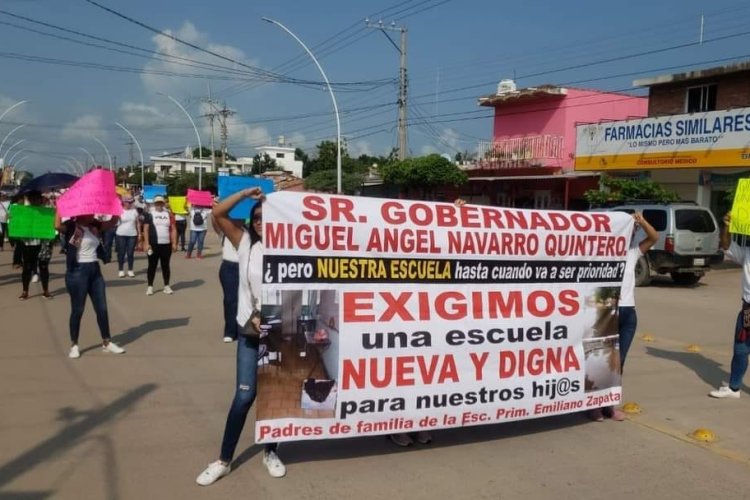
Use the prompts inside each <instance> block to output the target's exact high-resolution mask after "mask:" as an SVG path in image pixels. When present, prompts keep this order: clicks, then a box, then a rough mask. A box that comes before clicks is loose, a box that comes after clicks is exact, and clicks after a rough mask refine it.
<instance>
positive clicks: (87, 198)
mask: <svg viewBox="0 0 750 500" xmlns="http://www.w3.org/2000/svg"><path fill="white" fill-rule="evenodd" d="M57 211H58V213H59V214H60V216H61V217H75V216H77V215H87V214H102V215H120V214H122V204H121V203H120V198H119V197H118V196H117V193H116V192H115V174H114V172H111V171H109V170H103V169H95V170H92V171H91V172H89V173H88V174H86V175H84V176H83V177H81V178H80V179H78V181H77V182H76V183H75V184H73V185H72V186H71V187H70V189H68V190H67V191H66V192H65V193H64V194H63V195H62V196H60V198H59V199H58V200H57Z"/></svg>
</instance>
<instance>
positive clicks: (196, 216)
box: [193, 212, 205, 226]
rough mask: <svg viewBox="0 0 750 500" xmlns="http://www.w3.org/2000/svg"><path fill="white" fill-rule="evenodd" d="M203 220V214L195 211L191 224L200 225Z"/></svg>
mask: <svg viewBox="0 0 750 500" xmlns="http://www.w3.org/2000/svg"><path fill="white" fill-rule="evenodd" d="M204 222H205V221H204V220H203V214H202V213H201V212H195V213H194V214H193V225H194V226H202V225H203V223H204Z"/></svg>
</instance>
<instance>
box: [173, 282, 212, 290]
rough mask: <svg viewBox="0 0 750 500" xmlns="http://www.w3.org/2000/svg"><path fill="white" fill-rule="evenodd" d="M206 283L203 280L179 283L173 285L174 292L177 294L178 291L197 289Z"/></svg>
mask: <svg viewBox="0 0 750 500" xmlns="http://www.w3.org/2000/svg"><path fill="white" fill-rule="evenodd" d="M204 283H206V280H201V279H198V280H193V281H178V282H177V283H175V284H174V285H172V290H174V291H175V292H176V291H177V290H186V289H188V288H195V287H197V286H201V285H203V284H204Z"/></svg>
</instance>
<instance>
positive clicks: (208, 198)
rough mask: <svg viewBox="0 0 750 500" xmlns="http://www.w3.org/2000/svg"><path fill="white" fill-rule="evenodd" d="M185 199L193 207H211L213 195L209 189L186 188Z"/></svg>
mask: <svg viewBox="0 0 750 500" xmlns="http://www.w3.org/2000/svg"><path fill="white" fill-rule="evenodd" d="M187 201H188V203H190V204H191V205H193V206H194V207H211V206H213V204H214V195H212V194H211V191H198V190H197V189H188V191H187Z"/></svg>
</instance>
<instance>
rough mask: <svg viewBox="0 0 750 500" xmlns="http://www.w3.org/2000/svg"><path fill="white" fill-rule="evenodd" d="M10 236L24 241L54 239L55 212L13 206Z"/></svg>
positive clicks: (9, 228) (44, 208)
mask: <svg viewBox="0 0 750 500" xmlns="http://www.w3.org/2000/svg"><path fill="white" fill-rule="evenodd" d="M8 236H10V237H11V238H23V239H40V240H51V239H54V237H55V210H54V209H53V208H49V207H36V206H31V205H29V206H27V205H11V206H10V219H9V220H8Z"/></svg>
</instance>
